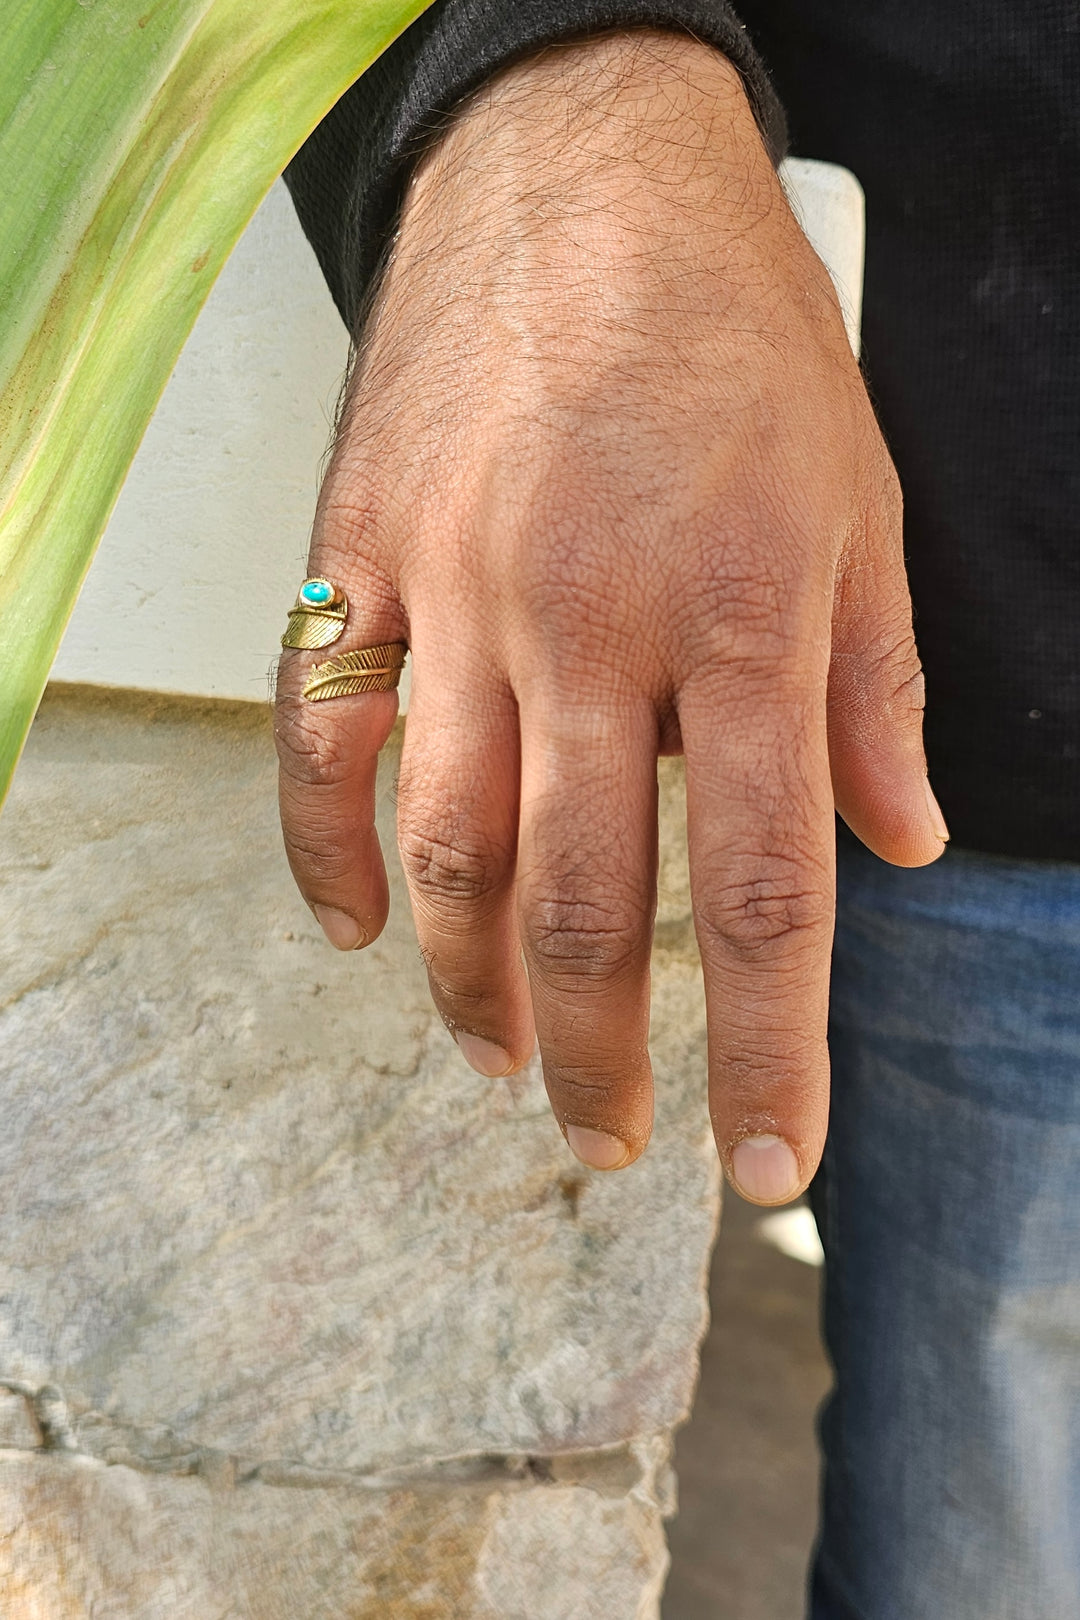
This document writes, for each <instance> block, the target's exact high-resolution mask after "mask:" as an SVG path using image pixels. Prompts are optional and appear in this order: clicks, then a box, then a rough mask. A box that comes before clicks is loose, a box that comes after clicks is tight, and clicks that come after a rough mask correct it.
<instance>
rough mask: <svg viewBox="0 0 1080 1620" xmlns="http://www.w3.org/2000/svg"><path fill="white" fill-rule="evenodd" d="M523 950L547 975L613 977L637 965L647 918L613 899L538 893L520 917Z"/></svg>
mask: <svg viewBox="0 0 1080 1620" xmlns="http://www.w3.org/2000/svg"><path fill="white" fill-rule="evenodd" d="M524 934H525V941H526V945H527V948H528V950H529V952H530V954H531V956H532V957H533V959H534V960H535V961H536V963H537V964H538V966H539V967H540V968H541V970H542V971H544V972H546V973H547V974H548V975H549V976H551V977H556V978H558V977H561V976H564V975H568V976H573V977H576V978H595V979H604V980H609V979H618V978H621V977H622V976H623V975H624V974H626V973H629V972H631V971H632V970H633V969H634V968H635V967H636V966H637V965H638V963H639V961H640V959H641V955H642V951H643V947H644V942H645V940H646V939H647V936H648V928H647V919H646V918H645V916H644V915H643V914H641V913H640V912H639V913H638V914H636V915H635V913H634V911H633V909H632V908H631V907H629V906H627V905H624V904H620V903H618V902H617V901H615V900H610V901H608V902H604V901H602V900H596V899H583V898H572V897H570V896H567V895H544V894H541V895H539V896H536V897H534V898H532V899H531V900H530V903H529V906H528V908H527V910H526V914H525V923H524Z"/></svg>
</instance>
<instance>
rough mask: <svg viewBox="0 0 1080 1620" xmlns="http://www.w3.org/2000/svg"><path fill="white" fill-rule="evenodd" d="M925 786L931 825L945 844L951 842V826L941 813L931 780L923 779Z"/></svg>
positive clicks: (925, 777)
mask: <svg viewBox="0 0 1080 1620" xmlns="http://www.w3.org/2000/svg"><path fill="white" fill-rule="evenodd" d="M923 786H924V787H925V789H926V808H927V809H928V810H929V812H930V825H931V826H932V827H933V829H934V831H935V832H936V833H937V835H938V837H939V838H940V839H941V842H942V843H943V844H947V843H948V842H949V824H948V822H947V821H946V820H945V817H944V816H943V815H942V813H941V806H940V804H938V802H937V800H936V799H935V797H934V790H933V788H932V787H931V786H930V778H929V777H928V776H924V777H923Z"/></svg>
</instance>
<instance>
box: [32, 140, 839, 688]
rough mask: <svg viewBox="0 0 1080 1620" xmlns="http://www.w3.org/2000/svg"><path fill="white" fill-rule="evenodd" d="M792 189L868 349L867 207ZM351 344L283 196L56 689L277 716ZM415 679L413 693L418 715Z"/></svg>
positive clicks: (81, 617)
mask: <svg viewBox="0 0 1080 1620" xmlns="http://www.w3.org/2000/svg"><path fill="white" fill-rule="evenodd" d="M784 176H785V183H786V184H787V187H788V191H789V195H790V196H791V198H792V201H793V204H794V206H795V209H796V212H797V213H798V214H799V216H800V218H801V219H802V222H803V226H804V229H805V230H806V232H807V235H808V236H809V237H810V240H811V241H812V242H813V244H814V246H815V247H816V248H817V250H818V252H819V253H820V254H821V256H822V257H823V258H824V259H825V261H826V263H827V264H829V266H830V269H831V270H832V273H833V277H834V280H836V281H837V282H838V285H839V287H840V290H841V301H842V303H843V304H844V307H845V312H846V314H847V318H848V327H849V333H850V334H851V336H852V342H853V346H854V347H856V348H857V346H858V321H859V308H860V303H861V293H862V256H863V218H862V193H861V190H860V188H859V186H858V184H857V182H856V181H855V180H854V179H853V177H852V176H851V175H849V174H848V173H847V172H846V170H844V169H838V168H835V167H834V166H833V165H830V164H820V163H809V162H807V161H805V160H801V159H800V160H789V162H788V163H787V164H786V165H785V168H784ZM347 354H348V343H347V339H346V335H345V329H344V327H343V326H342V323H341V320H340V318H339V317H338V315H337V312H336V310H335V309H334V306H333V304H332V303H331V301H330V296H329V294H328V293H327V291H326V287H325V284H324V283H323V280H322V276H321V275H320V273H319V269H318V266H317V264H316V262H315V257H314V255H313V253H312V252H311V249H310V248H309V247H308V245H307V242H306V241H305V240H304V237H303V235H302V234H301V231H300V227H299V225H298V224H297V222H296V217H295V215H294V213H293V210H292V205H291V204H290V202H289V198H288V195H287V193H286V191H285V188H284V186H283V185H282V184H281V183H280V182H279V183H278V184H277V185H276V186H275V187H274V189H273V190H272V191H271V193H270V195H269V197H268V198H267V200H266V202H265V203H264V204H263V206H262V208H261V209H260V210H259V212H258V214H257V215H256V216H255V219H254V220H253V221H252V223H251V226H250V227H249V229H248V231H247V232H246V234H245V235H244V237H243V238H242V240H241V241H240V243H239V245H238V247H237V249H236V251H235V253H234V254H233V256H232V258H231V259H230V260H229V263H228V264H227V265H226V267H225V270H224V272H223V273H222V275H221V277H220V279H219V281H218V283H217V286H216V287H215V288H214V291H213V293H212V294H211V296H210V299H209V302H208V303H207V305H206V308H205V309H204V311H203V313H202V315H201V316H200V318H199V321H198V323H197V324H196V327H195V330H194V332H193V333H192V335H191V338H190V339H189V341H188V344H187V347H186V348H185V349H184V352H183V354H182V355H181V358H180V362H179V364H178V366H177V368H176V370H175V372H174V373H173V376H172V379H171V381H170V382H169V385H168V387H167V389H166V391H165V394H164V396H163V398H162V401H161V404H160V406H159V407H158V410H157V414H156V415H155V417H154V420H153V421H152V422H151V424H150V427H149V430H148V431H147V434H146V438H145V439H144V441H143V444H142V447H141V449H140V450H139V454H138V456H137V457H136V459H135V463H134V465H133V466H132V469H131V472H130V474H129V476H128V479H127V483H126V484H125V486H124V489H123V492H122V494H121V496H120V500H119V502H118V504H117V507H116V511H115V513H114V514H113V518H112V521H111V523H110V524H109V527H108V530H107V532H106V534H105V538H104V539H103V541H102V543H101V550H100V551H99V553H98V556H97V559H96V561H95V563H94V566H93V568H92V569H91V571H90V575H89V578H88V579H87V582H86V585H85V587H84V588H83V592H82V596H81V597H80V599H79V602H78V604H77V606H76V609H75V613H74V615H73V617H72V620H71V624H70V625H69V627H68V631H67V634H66V636H65V638H64V642H63V645H62V647H61V649H60V653H59V656H58V658H57V661H56V664H55V667H54V669H53V678H54V679H55V680H59V681H79V682H85V683H89V684H90V685H95V686H126V687H141V688H143V689H145V690H148V691H154V692H178V693H189V694H192V695H198V696H209V697H219V698H243V699H249V700H251V701H254V702H262V701H265V699H266V696H267V690H268V678H269V671H270V667H271V664H272V661H273V658H274V656H275V654H276V653H277V651H278V650H279V638H280V636H281V632H282V629H283V627H284V623H285V615H286V612H287V610H288V608H289V607H290V606H291V604H292V602H293V599H294V597H295V595H296V589H297V586H298V585H299V583H300V581H301V580H302V579H303V577H304V573H305V558H306V554H307V544H308V534H309V529H310V525H311V516H312V512H313V510H314V505H315V493H316V489H317V486H318V476H319V467H320V463H321V461H322V458H323V455H324V452H325V450H326V445H327V440H328V437H329V432H330V424H331V422H332V419H333V413H334V405H335V401H336V398H337V393H338V388H339V385H340V382H341V378H342V374H343V372H344V368H345V362H346V358H347ZM407 680H408V671H406V676H405V680H404V681H403V683H402V699H403V706H404V703H405V702H406V701H407V692H408V689H407Z"/></svg>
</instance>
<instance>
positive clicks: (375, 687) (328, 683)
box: [304, 641, 409, 703]
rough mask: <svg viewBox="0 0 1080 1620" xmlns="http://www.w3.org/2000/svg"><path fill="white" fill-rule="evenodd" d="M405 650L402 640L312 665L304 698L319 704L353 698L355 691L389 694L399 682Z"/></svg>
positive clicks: (340, 654) (359, 650) (340, 655)
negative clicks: (336, 699) (330, 700)
mask: <svg viewBox="0 0 1080 1620" xmlns="http://www.w3.org/2000/svg"><path fill="white" fill-rule="evenodd" d="M408 650H409V649H408V648H407V647H406V645H405V643H404V642H403V641H389V642H385V643H384V644H383V645H382V646H381V647H360V648H359V649H358V650H357V651H356V652H347V653H339V654H338V655H337V657H336V658H328V659H327V660H326V663H325V664H312V666H311V674H310V675H309V676H308V678H307V681H306V683H305V685H304V696H305V697H306V698H310V699H311V701H312V702H313V703H321V702H323V700H324V699H326V698H336V697H353V696H354V695H355V694H356V693H357V692H392V691H393V690H394V687H395V686H396V685H397V684H398V682H399V681H400V679H401V671H402V669H403V668H404V666H405V654H406V653H407V652H408Z"/></svg>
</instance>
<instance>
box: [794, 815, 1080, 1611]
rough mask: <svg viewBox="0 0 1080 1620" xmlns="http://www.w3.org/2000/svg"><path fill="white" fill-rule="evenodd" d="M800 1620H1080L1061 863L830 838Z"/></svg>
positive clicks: (1078, 1320)
mask: <svg viewBox="0 0 1080 1620" xmlns="http://www.w3.org/2000/svg"><path fill="white" fill-rule="evenodd" d="M839 862H840V874H839V895H840V899H839V911H838V926H837V939H836V954H835V964H834V973H833V991H832V1012H831V1043H832V1054H833V1065H834V1093H833V1109H832V1120H831V1125H830V1134H829V1142H828V1147H827V1150H826V1155H825V1160H824V1164H823V1167H822V1171H821V1174H820V1176H819V1178H818V1181H817V1183H816V1185H815V1188H814V1204H815V1211H816V1213H817V1216H818V1224H819V1227H820V1229H821V1234H822V1239H823V1242H824V1244H825V1251H826V1256H827V1265H826V1277H825V1335H826V1341H827V1345H828V1349H829V1353H830V1355H831V1357H832V1361H833V1364H834V1366H835V1370H836V1385H835V1390H834V1393H833V1394H832V1396H831V1397H830V1399H829V1401H828V1402H827V1404H826V1406H825V1409H824V1411H823V1413H822V1418H821V1440H822V1449H823V1453H824V1487H823V1489H824V1501H823V1514H822V1532H821V1539H820V1544H819V1547H818V1551H817V1555H816V1560H815V1567H814V1571H813V1575H812V1597H811V1614H812V1616H813V1620H1080V866H1072V865H1058V864H1053V863H1049V862H1047V863H1043V862H1037V861H1012V860H1005V859H1000V858H997V857H992V856H980V855H972V854H968V853H964V852H961V851H951V852H949V853H948V854H946V855H945V856H944V857H943V859H942V860H941V861H940V862H939V864H938V865H936V866H932V867H929V868H927V869H926V870H924V871H918V872H908V871H898V870H896V869H894V868H892V867H889V866H886V865H885V864H884V863H883V862H881V861H879V860H877V859H876V858H875V857H874V856H872V855H869V854H867V853H866V852H865V851H863V850H862V849H861V848H858V847H856V846H855V845H854V844H853V842H851V841H849V840H848V839H846V838H845V839H844V841H843V843H842V847H841V850H840V857H839Z"/></svg>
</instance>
